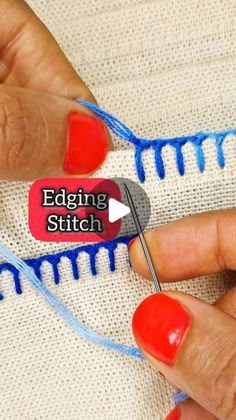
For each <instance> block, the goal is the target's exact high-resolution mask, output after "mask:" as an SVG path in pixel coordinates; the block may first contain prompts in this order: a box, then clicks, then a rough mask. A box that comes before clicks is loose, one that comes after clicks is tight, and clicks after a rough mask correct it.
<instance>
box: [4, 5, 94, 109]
mask: <svg viewBox="0 0 236 420" xmlns="http://www.w3.org/2000/svg"><path fill="white" fill-rule="evenodd" d="M0 3H1V4H0V26H1V38H0V56H1V62H0V81H1V82H2V83H5V84H11V85H15V86H19V87H24V88H30V89H32V90H40V91H44V92H48V93H51V94H55V95H58V96H64V97H66V98H69V99H75V98H83V99H86V100H89V101H92V102H95V99H94V97H93V95H92V93H91V92H90V91H89V89H88V88H87V86H86V85H85V84H84V83H83V81H82V80H81V78H80V77H79V75H78V74H77V72H76V71H75V70H74V68H73V67H72V65H71V64H70V62H69V61H68V59H67V58H66V57H65V55H64V54H63V52H62V50H61V48H60V47H59V45H58V44H57V42H56V40H55V39H54V37H53V36H52V34H51V33H50V31H49V30H48V29H47V28H46V26H45V25H44V24H43V23H42V22H41V21H40V19H39V18H38V17H37V16H36V15H35V13H34V12H33V11H32V9H31V8H30V7H29V6H28V5H27V4H26V2H25V1H23V0H1V2H0Z"/></svg>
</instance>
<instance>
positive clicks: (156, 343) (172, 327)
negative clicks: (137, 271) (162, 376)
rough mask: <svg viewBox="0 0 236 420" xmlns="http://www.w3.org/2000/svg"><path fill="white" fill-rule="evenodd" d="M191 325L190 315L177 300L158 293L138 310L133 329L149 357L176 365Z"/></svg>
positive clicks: (135, 314)
mask: <svg viewBox="0 0 236 420" xmlns="http://www.w3.org/2000/svg"><path fill="white" fill-rule="evenodd" d="M190 323H191V316H190V314H189V313H188V312H187V311H186V310H185V309H184V308H183V306H182V305H181V304H180V303H179V302H178V301H177V300H175V299H172V298H170V297H169V296H167V295H164V294H163V293H158V294H157V293H155V294H153V295H151V296H149V297H148V298H147V299H145V300H144V301H143V302H142V303H141V304H140V305H139V306H138V308H137V309H136V311H135V313H134V316H133V322H132V327H133V333H134V336H135V338H136V340H137V342H138V344H139V345H140V347H141V348H142V349H143V350H144V351H145V352H146V353H148V354H150V355H151V356H153V357H154V358H156V359H157V360H159V361H161V362H164V363H166V364H167V365H173V364H174V361H175V358H176V355H177V352H178V350H179V348H180V346H181V343H182V341H183V338H184V336H185V333H186V331H187V329H188V328H189V326H190Z"/></svg>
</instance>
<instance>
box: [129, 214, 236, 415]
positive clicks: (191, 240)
mask: <svg viewBox="0 0 236 420" xmlns="http://www.w3.org/2000/svg"><path fill="white" fill-rule="evenodd" d="M145 236H146V240H147V243H148V247H149V249H150V252H151V256H152V259H153V262H154V265H155V268H156V270H157V273H158V276H159V279H160V280H161V281H162V282H174V281H181V280H185V279H188V278H194V277H199V276H202V275H206V274H212V273H216V272H222V271H223V270H235V269H236V210H225V211H215V212H210V213H202V214H199V215H196V216H190V217H187V218H183V219H181V220H177V221H176V222H173V223H170V224H168V225H166V226H162V227H159V228H156V229H154V230H152V231H150V232H148V233H146V235H145ZM130 260H131V264H132V266H133V268H134V270H135V271H137V273H139V274H140V275H141V276H143V277H146V278H147V279H150V278H151V277H150V272H149V270H148V266H147V263H146V260H145V257H144V255H143V252H142V247H141V244H140V241H139V239H138V238H137V239H136V240H135V241H134V242H133V243H132V245H131V248H130ZM167 294H168V295H169V296H171V297H172V298H174V299H177V300H179V301H180V302H181V304H182V305H183V307H185V308H186V310H187V311H188V312H189V313H190V314H191V316H192V323H191V326H190V328H189V330H188V331H187V333H186V336H185V338H184V340H183V342H182V344H181V347H180V349H179V350H178V352H177V357H176V361H175V364H174V366H173V367H169V366H166V365H165V364H163V363H161V362H159V361H158V360H155V359H154V358H153V357H151V356H150V355H148V354H147V353H146V356H147V358H148V359H149V360H150V362H151V363H153V364H154V365H155V366H156V367H157V368H158V369H159V370H160V371H161V372H162V373H163V374H164V376H165V378H166V379H167V380H168V381H169V382H170V383H172V384H173V385H174V386H175V387H176V388H177V389H181V390H183V391H185V392H187V393H188V395H190V396H191V399H190V400H189V401H188V402H186V403H183V404H182V405H181V406H180V409H181V417H180V418H181V420H189V419H191V420H195V419H196V420H197V419H201V420H208V419H209V420H210V419H215V418H219V419H227V420H233V419H235V418H236V381H235V376H236V334H235V331H236V319H235V318H236V287H234V288H232V289H231V290H229V291H228V292H227V293H226V294H225V295H224V296H222V297H221V298H220V299H219V300H218V301H217V302H215V304H214V305H210V304H207V303H205V302H203V301H201V300H200V299H197V298H195V297H193V296H190V295H188V294H185V293H180V292H174V291H170V292H167Z"/></svg>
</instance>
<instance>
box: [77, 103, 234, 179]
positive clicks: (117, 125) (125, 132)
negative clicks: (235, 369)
mask: <svg viewBox="0 0 236 420" xmlns="http://www.w3.org/2000/svg"><path fill="white" fill-rule="evenodd" d="M76 102H77V103H79V104H80V105H83V106H85V107H86V108H88V109H89V110H90V111H92V112H93V113H94V114H95V115H97V116H98V117H99V118H101V119H102V120H103V121H104V123H105V124H106V125H107V126H108V127H109V128H110V129H111V130H112V131H113V133H115V134H116V135H117V136H118V137H120V138H122V139H123V140H125V141H127V142H128V143H131V144H133V146H134V147H135V166H136V170H137V175H138V179H139V181H140V182H141V183H143V182H145V179H146V176H145V169H144V166H143V162H142V153H143V151H144V150H146V149H150V147H152V148H153V149H154V151H155V163H156V172H157V175H158V176H159V178H160V179H164V178H165V170H164V164H163V161H162V156H161V152H162V148H163V147H165V146H167V145H169V146H171V147H173V148H175V151H176V164H177V168H178V171H179V174H180V175H181V176H183V175H184V173H185V164H184V156H183V152H182V147H183V146H184V145H185V144H186V143H188V142H190V143H192V144H193V145H194V146H195V147H196V156H197V165H198V169H199V171H200V172H203V171H204V170H205V156H204V152H203V149H202V143H203V142H204V141H205V140H207V139H213V140H214V139H215V144H216V154H217V162H218V165H219V167H220V168H224V166H225V157H224V151H223V142H224V140H225V138H226V137H227V136H228V135H233V136H235V135H236V129H229V130H225V131H221V132H200V133H196V134H194V135H190V136H182V137H174V138H166V139H165V138H156V139H145V138H140V137H137V136H136V135H135V134H134V133H133V131H132V130H131V129H130V128H129V127H127V126H126V125H125V124H124V123H123V122H122V121H120V120H119V119H118V118H117V117H115V116H114V115H112V114H110V113H109V112H106V111H104V110H103V109H102V108H100V107H98V106H97V105H95V104H93V103H90V102H87V101H84V100H81V99H76Z"/></svg>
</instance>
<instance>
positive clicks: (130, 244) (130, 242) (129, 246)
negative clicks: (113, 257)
mask: <svg viewBox="0 0 236 420" xmlns="http://www.w3.org/2000/svg"><path fill="white" fill-rule="evenodd" d="M135 239H136V238H133V239H131V241H129V243H128V250H130V248H131V246H132V244H133V243H134V241H135Z"/></svg>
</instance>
